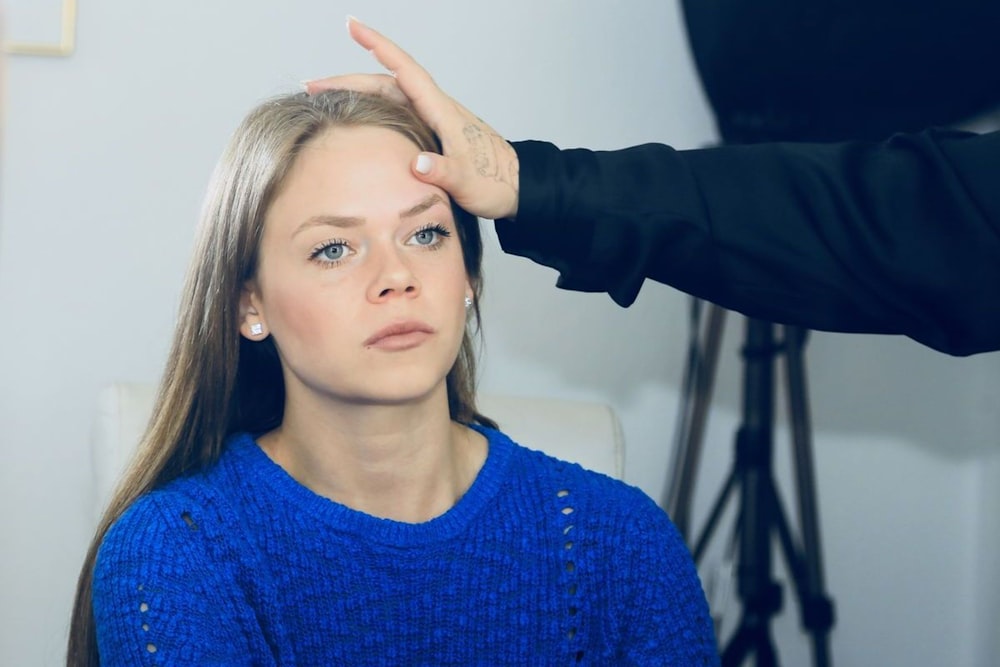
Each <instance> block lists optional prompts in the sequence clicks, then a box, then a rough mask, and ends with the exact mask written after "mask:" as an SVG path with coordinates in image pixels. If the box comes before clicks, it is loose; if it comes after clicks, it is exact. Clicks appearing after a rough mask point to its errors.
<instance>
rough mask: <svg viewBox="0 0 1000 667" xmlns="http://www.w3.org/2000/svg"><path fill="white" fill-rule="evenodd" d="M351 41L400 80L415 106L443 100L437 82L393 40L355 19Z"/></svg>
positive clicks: (349, 27)
mask: <svg viewBox="0 0 1000 667" xmlns="http://www.w3.org/2000/svg"><path fill="white" fill-rule="evenodd" d="M347 30H348V32H349V33H350V34H351V38H352V39H354V41H356V42H357V43H358V44H360V45H361V46H363V47H364V48H366V49H368V51H370V52H371V54H372V55H373V56H375V59H376V60H378V62H379V63H380V64H381V65H382V66H383V67H385V68H386V69H387V70H389V71H390V72H391V73H392V74H393V76H395V77H396V82H397V85H398V86H399V88H400V89H401V90H402V91H403V93H404V94H405V95H406V96H407V97H408V98H409V99H410V101H411V102H412V103H413V105H414V106H416V107H417V108H420V107H421V105H422V104H423V101H424V100H425V99H426V98H428V97H429V98H431V99H439V98H440V97H441V96H444V92H443V91H442V90H441V89H440V88H438V87H437V84H435V83H434V79H432V78H431V75H430V74H429V73H428V72H427V70H425V69H424V68H423V67H421V66H420V64H419V63H417V61H416V60H414V59H413V58H412V57H411V56H410V54H408V53H407V52H406V51H404V50H403V49H401V48H399V46H397V45H396V44H395V43H394V42H393V41H392V40H391V39H389V38H388V37H386V36H385V35H382V34H381V33H379V32H378V31H377V30H375V29H373V28H369V27H368V26H366V25H365V24H364V23H361V22H360V21H358V20H357V19H356V18H354V17H353V16H351V17H348V19H347Z"/></svg>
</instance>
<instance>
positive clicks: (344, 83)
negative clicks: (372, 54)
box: [303, 74, 409, 104]
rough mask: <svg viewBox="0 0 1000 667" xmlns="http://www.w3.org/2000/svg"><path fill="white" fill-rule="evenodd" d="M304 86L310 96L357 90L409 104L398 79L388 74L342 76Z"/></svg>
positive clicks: (310, 82)
mask: <svg viewBox="0 0 1000 667" xmlns="http://www.w3.org/2000/svg"><path fill="white" fill-rule="evenodd" d="M303 85H304V86H305V89H306V92H307V93H309V94H310V95H315V94H317V93H320V92H323V91H324V90H334V89H340V90H356V91H358V92H361V93H371V94H374V95H381V96H382V97H387V98H389V99H391V100H392V101H394V102H397V103H399V104H408V103H409V99H408V98H407V97H406V95H405V94H404V93H403V91H402V90H400V89H399V86H398V85H397V84H396V79H394V78H392V77H391V76H389V75H388V74H341V75H339V76H328V77H325V78H322V79H316V80H314V81H306V82H304V83H303Z"/></svg>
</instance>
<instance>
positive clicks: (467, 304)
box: [465, 296, 472, 308]
mask: <svg viewBox="0 0 1000 667" xmlns="http://www.w3.org/2000/svg"><path fill="white" fill-rule="evenodd" d="M465 307H466V308H472V297H471V296H467V297H465Z"/></svg>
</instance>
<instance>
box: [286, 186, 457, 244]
mask: <svg viewBox="0 0 1000 667" xmlns="http://www.w3.org/2000/svg"><path fill="white" fill-rule="evenodd" d="M444 203H445V201H444V199H443V198H442V197H441V195H439V194H432V195H429V196H428V197H426V198H425V199H422V200H420V201H419V202H418V203H417V204H415V205H413V206H411V207H410V208H406V209H403V210H402V211H400V212H399V218H400V219H401V220H403V219H405V218H412V217H413V216H415V215H420V214H421V213H423V212H424V211H427V210H428V209H431V208H433V207H434V206H436V205H438V204H444ZM363 224H365V219H364V218H362V217H358V216H349V215H314V216H312V217H310V218H309V219H308V220H306V221H305V222H303V223H302V224H301V225H299V226H298V228H297V229H296V230H295V231H294V232H293V233H292V236H293V237H294V236H296V235H297V234H298V233H299V232H301V231H303V230H305V229H309V228H310V227H321V226H329V227H340V228H341V229H347V228H350V227H359V226H361V225H363Z"/></svg>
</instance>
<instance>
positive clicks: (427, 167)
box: [415, 153, 432, 174]
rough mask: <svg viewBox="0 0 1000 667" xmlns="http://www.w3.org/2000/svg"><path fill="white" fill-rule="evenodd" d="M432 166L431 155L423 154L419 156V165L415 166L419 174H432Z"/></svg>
mask: <svg viewBox="0 0 1000 667" xmlns="http://www.w3.org/2000/svg"><path fill="white" fill-rule="evenodd" d="M431 165H432V163H431V158H430V156H429V155H424V154H423V153H421V154H420V155H418V156H417V164H416V165H415V168H416V170H417V172H419V173H421V174H429V173H430V172H431Z"/></svg>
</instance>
